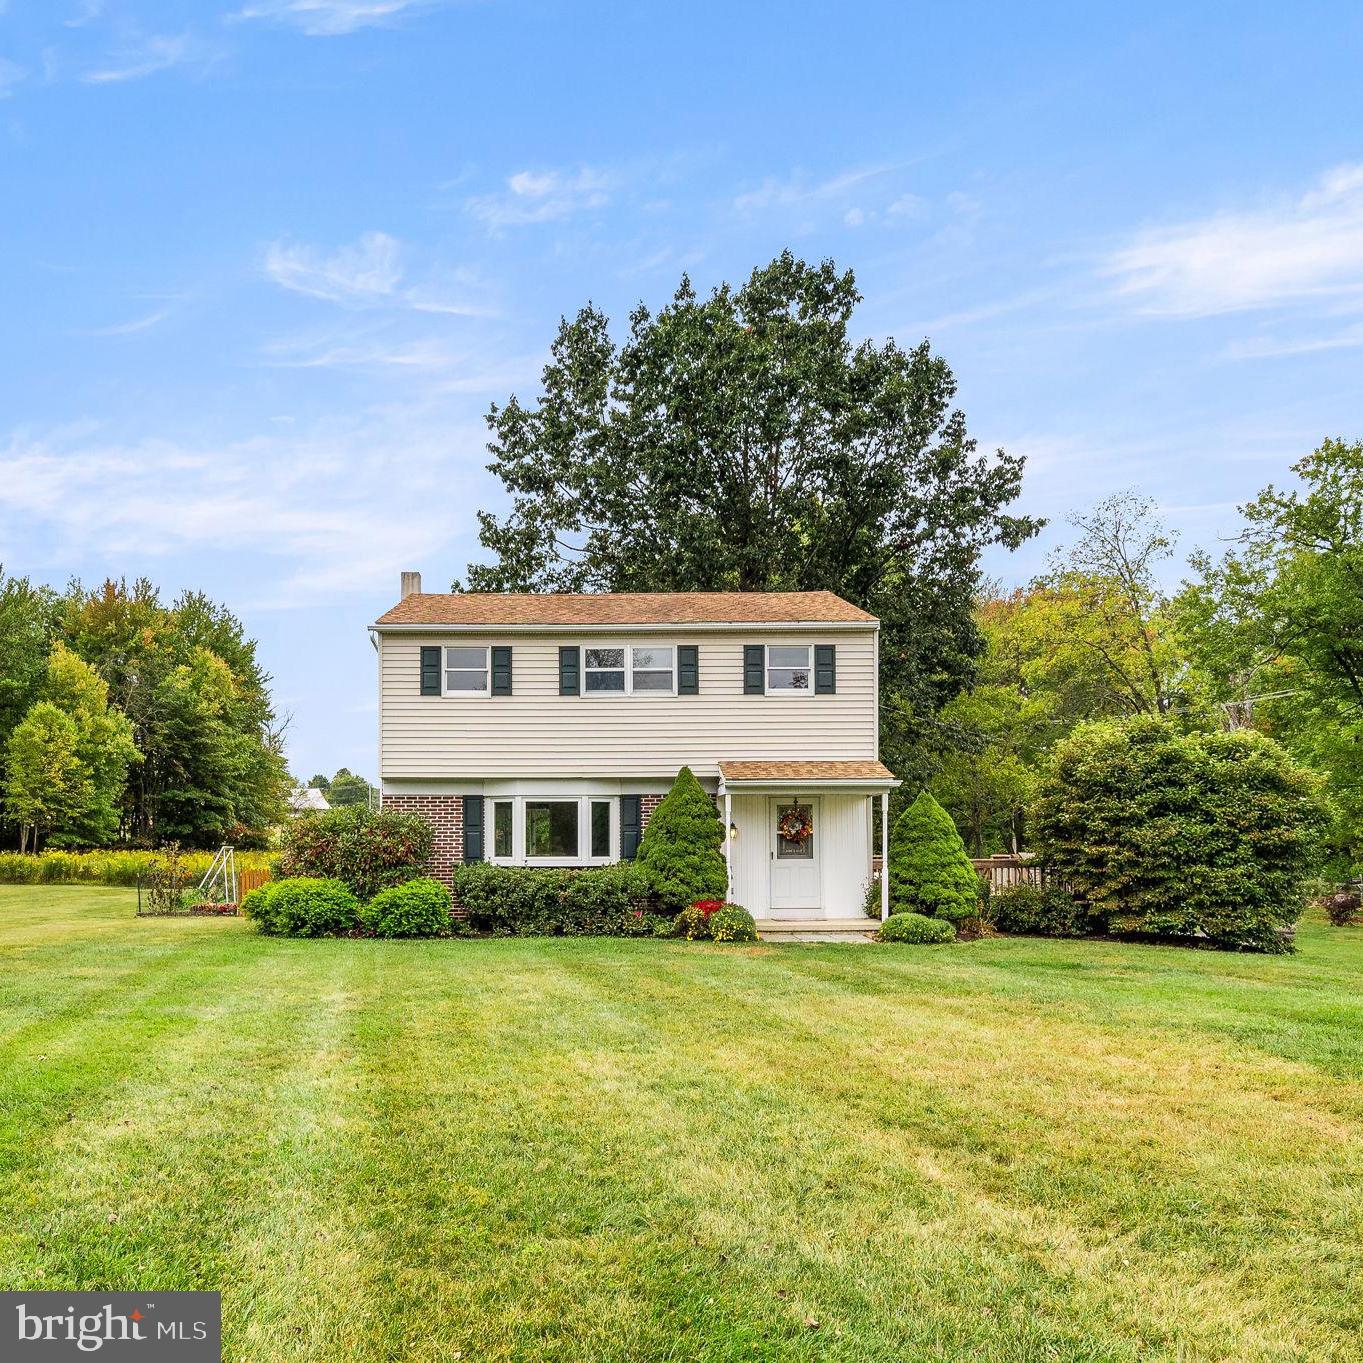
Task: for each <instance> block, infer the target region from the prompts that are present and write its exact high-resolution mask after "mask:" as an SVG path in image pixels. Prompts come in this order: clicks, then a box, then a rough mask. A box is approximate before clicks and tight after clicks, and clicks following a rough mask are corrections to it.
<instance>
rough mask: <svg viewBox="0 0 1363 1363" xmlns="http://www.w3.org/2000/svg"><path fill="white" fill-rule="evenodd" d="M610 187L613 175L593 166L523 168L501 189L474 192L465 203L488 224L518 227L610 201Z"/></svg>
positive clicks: (596, 206)
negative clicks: (542, 168) (488, 191)
mask: <svg viewBox="0 0 1363 1363" xmlns="http://www.w3.org/2000/svg"><path fill="white" fill-rule="evenodd" d="M611 187H612V182H611V177H610V176H609V175H607V174H606V173H605V172H604V171H601V170H596V169H593V168H591V167H590V166H583V167H581V168H580V169H578V170H575V171H560V170H544V171H540V170H522V171H517V172H516V174H515V175H512V176H510V177H509V178H508V179H507V181H506V188H505V190H503V191H502V192H500V193H497V194H479V195H474V196H473V197H472V198H470V199H468V200H466V204H465V206H466V207H467V209H468V211H469V212H470V213H471V214H473V216H474V217H475V218H478V219H480V220H481V221H483V222H485V223H487V224H488V226H489V227H494V228H501V227H517V226H522V225H525V224H528V223H537V222H554V221H558V220H561V219H563V218H569V217H572V216H573V215H574V214H576V213H580V212H584V211H587V210H590V209H594V208H601V207H603V206H604V205H605V204H606V203H607V202H608V201H609V198H610V190H611Z"/></svg>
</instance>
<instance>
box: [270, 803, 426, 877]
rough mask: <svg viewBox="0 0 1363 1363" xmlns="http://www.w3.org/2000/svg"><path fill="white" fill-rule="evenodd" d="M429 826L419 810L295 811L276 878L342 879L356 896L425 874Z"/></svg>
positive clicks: (286, 834)
mask: <svg viewBox="0 0 1363 1363" xmlns="http://www.w3.org/2000/svg"><path fill="white" fill-rule="evenodd" d="M433 837H434V832H433V830H432V828H431V825H430V824H429V823H427V821H426V820H425V819H423V818H422V817H421V815H419V814H398V813H394V812H390V811H387V810H380V811H379V812H378V813H376V814H375V813H371V812H370V811H369V810H367V809H331V810H327V811H326V812H325V813H321V814H300V815H299V816H298V817H297V818H296V819H293V820H291V821H290V823H289V826H288V827H287V828H286V829H285V831H284V842H283V848H282V850H281V852H280V855H279V874H280V875H281V876H286V877H291V876H310V877H314V878H321V879H324V880H343V881H345V883H346V884H347V885H348V886H350V889H351V891H352V892H353V893H354V894H355V895H357V896H358V897H359V898H360V899H372V898H373V897H374V896H375V895H376V894H378V893H379V891H380V890H386V889H389V888H391V887H392V886H394V885H403V884H405V883H406V882H407V881H409V880H417V879H420V878H421V877H423V876H425V875H426V874H427V870H428V867H429V865H430V860H431V842H432V839H433Z"/></svg>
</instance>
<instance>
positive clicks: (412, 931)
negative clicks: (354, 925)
mask: <svg viewBox="0 0 1363 1363" xmlns="http://www.w3.org/2000/svg"><path fill="white" fill-rule="evenodd" d="M453 907H454V900H453V899H452V898H451V897H450V892H449V890H448V889H446V887H445V886H444V885H442V884H441V883H440V882H439V881H438V880H428V879H421V880H409V881H408V882H407V883H406V884H405V885H394V886H393V888H392V889H391V890H382V891H380V892H379V893H378V894H376V895H375V896H374V897H373V899H371V900H370V901H369V903H368V904H366V905H365V906H364V908H362V909H361V910H360V922H361V923H363V924H364V926H365V927H366V928H368V929H369V931H370V932H372V933H373V934H374V936H375V937H447V936H448V935H449V932H450V921H451V920H450V910H451V909H452V908H453Z"/></svg>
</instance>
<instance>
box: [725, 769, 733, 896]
mask: <svg viewBox="0 0 1363 1363" xmlns="http://www.w3.org/2000/svg"><path fill="white" fill-rule="evenodd" d="M733 822H734V799H733V796H732V795H730V794H729V790H728V787H727V786H726V787H725V789H724V881H725V889H724V898H725V899H728V900H732V899H733V897H734V853H733V845H734V840H733V837H732V836H731V834H730V830H731V829H732V827H733Z"/></svg>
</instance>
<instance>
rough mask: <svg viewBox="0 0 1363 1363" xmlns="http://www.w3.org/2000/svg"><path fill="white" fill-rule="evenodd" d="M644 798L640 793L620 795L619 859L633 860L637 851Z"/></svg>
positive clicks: (641, 828) (642, 818) (641, 829)
mask: <svg viewBox="0 0 1363 1363" xmlns="http://www.w3.org/2000/svg"><path fill="white" fill-rule="evenodd" d="M643 822H644V799H643V796H642V795H622V796H621V797H620V860H621V861H633V860H634V858H635V857H636V856H637V855H638V853H639V837H640V834H641V833H642V832H643Z"/></svg>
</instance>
